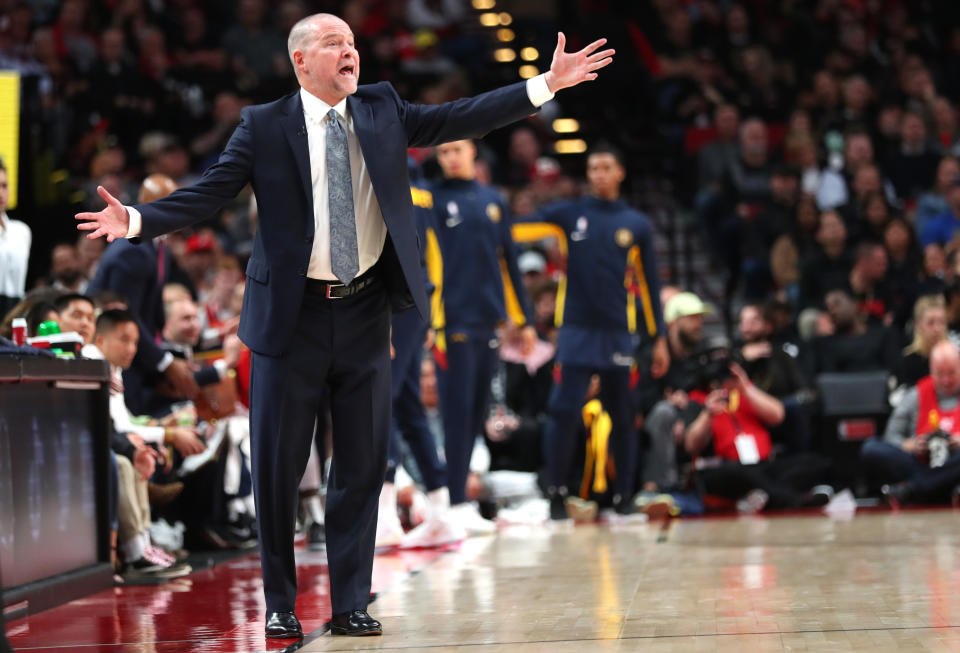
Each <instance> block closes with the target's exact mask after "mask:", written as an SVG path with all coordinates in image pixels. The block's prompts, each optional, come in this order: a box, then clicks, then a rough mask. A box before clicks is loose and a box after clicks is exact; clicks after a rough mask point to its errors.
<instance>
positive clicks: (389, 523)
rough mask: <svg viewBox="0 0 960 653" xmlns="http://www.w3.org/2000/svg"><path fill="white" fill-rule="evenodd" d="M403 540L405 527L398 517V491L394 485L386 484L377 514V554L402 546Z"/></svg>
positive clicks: (375, 546)
mask: <svg viewBox="0 0 960 653" xmlns="http://www.w3.org/2000/svg"><path fill="white" fill-rule="evenodd" d="M402 540H403V526H401V525H400V518H399V517H398V516H397V490H396V487H395V486H394V485H393V483H384V484H383V489H382V490H381V491H380V505H379V509H378V513H377V541H376V544H375V545H374V548H375V550H376V551H377V552H383V551H388V550H390V549H395V548H397V547H398V546H400V542H401V541H402Z"/></svg>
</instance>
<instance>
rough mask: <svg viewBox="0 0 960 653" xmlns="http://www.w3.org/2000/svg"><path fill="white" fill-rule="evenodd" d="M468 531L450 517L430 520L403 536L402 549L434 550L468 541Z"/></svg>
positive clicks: (445, 516) (444, 516)
mask: <svg viewBox="0 0 960 653" xmlns="http://www.w3.org/2000/svg"><path fill="white" fill-rule="evenodd" d="M466 537H467V531H466V529H465V528H464V527H463V526H461V525H460V524H459V523H458V522H456V521H454V519H452V518H450V517H449V516H448V515H443V516H441V517H436V518H433V519H428V520H426V521H425V522H423V523H422V524H420V525H419V526H417V527H416V528H414V529H413V530H412V531H410V532H409V533H407V534H406V535H404V536H403V542H401V543H400V548H401V549H432V548H436V547H440V546H446V545H448V544H456V543H457V542H460V541H461V540H464V539H466Z"/></svg>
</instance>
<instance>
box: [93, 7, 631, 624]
mask: <svg viewBox="0 0 960 653" xmlns="http://www.w3.org/2000/svg"><path fill="white" fill-rule="evenodd" d="M605 42H606V41H605V40H604V39H601V40H599V41H596V42H594V43H592V44H591V45H589V46H588V47H587V48H584V49H583V50H581V51H580V52H577V53H566V52H564V45H565V39H564V37H563V35H562V34H560V35H559V37H558V42H557V49H556V52H555V53H554V57H553V63H552V65H551V68H550V71H549V72H547V73H546V74H544V75H539V76H537V77H535V78H533V79H531V80H528V81H527V82H525V83H523V82H521V83H517V84H513V85H511V86H507V87H505V88H501V89H498V90H495V91H491V92H488V93H484V94H482V95H479V96H477V97H474V98H465V99H462V100H458V101H455V102H449V103H446V104H441V105H437V106H425V105H415V104H409V103H407V102H405V101H403V100H401V99H400V97H399V96H398V95H397V93H396V91H395V90H394V89H393V87H392V86H390V85H389V84H387V83H379V84H373V85H369V86H362V87H359V88H358V86H357V78H358V73H359V67H360V61H359V55H358V54H357V50H356V48H355V47H354V37H353V33H352V32H351V31H350V27H349V26H348V25H347V24H346V23H345V22H344V21H343V20H341V19H339V18H337V17H336V16H332V15H330V14H316V15H313V16H309V17H307V18H305V19H303V20H301V21H300V22H298V23H297V24H296V25H294V26H293V29H291V31H290V36H289V39H288V50H289V53H290V59H291V61H292V63H293V66H294V69H295V71H296V75H297V80H298V81H299V83H300V86H301V88H300V91H299V92H297V93H294V94H292V95H289V96H287V97H284V98H281V99H280V100H277V101H275V102H271V103H269V104H264V105H260V106H254V107H248V108H246V109H244V110H243V112H242V116H243V120H242V122H241V123H240V125H239V126H238V127H237V129H236V131H234V133H233V136H232V137H231V139H230V142H229V143H228V144H227V147H226V149H225V150H224V152H223V154H222V155H221V156H220V160H219V161H218V162H217V163H216V164H215V165H214V166H212V167H211V168H209V169H208V170H207V171H206V173H205V174H204V176H203V178H202V179H201V180H200V181H199V182H197V183H196V184H195V185H193V186H191V187H188V188H183V189H181V190H178V191H177V192H175V193H173V194H171V195H170V196H168V197H166V198H164V199H162V200H159V201H157V202H153V203H151V204H141V205H138V206H135V207H125V206H123V205H122V204H120V203H119V202H118V201H117V200H116V199H115V198H113V197H112V196H111V195H110V194H109V193H107V192H106V190H104V189H102V188H99V189H98V192H99V193H100V195H101V197H103V199H104V200H105V201H106V202H107V208H105V209H104V210H102V211H100V212H99V213H81V214H79V215H77V219H78V220H79V221H81V224H80V225H79V228H80V229H81V230H84V231H89V232H91V233H90V234H89V236H88V237H91V238H96V237H99V236H106V237H107V239H108V240H110V241H113V240H114V239H116V238H124V237H134V236H139V237H142V238H152V237H154V236H156V235H158V234H161V233H166V232H169V231H173V230H176V229H180V228H183V227H185V226H187V225H189V224H192V223H195V222H197V221H199V220H202V219H204V218H208V217H209V216H211V215H212V214H213V213H215V212H216V211H217V210H218V209H219V208H220V207H221V206H223V204H225V203H226V202H227V201H228V200H230V199H231V198H232V197H234V196H235V195H236V194H237V193H238V192H239V191H240V189H241V188H242V187H243V186H244V185H245V184H247V183H252V184H253V189H254V192H255V193H256V196H257V199H258V205H259V212H260V220H259V228H258V230H257V234H256V239H255V241H254V247H253V254H252V256H251V258H250V262H249V263H248V265H247V280H248V283H247V288H246V292H245V295H244V305H243V312H242V317H241V322H240V330H239V336H240V338H241V339H242V340H243V341H244V342H245V343H246V344H247V346H248V347H250V349H251V350H252V351H253V356H252V364H251V385H250V430H251V436H252V445H253V452H252V462H253V474H254V489H255V496H256V504H257V519H258V522H259V526H260V557H261V568H262V572H263V583H264V594H265V597H266V603H267V625H266V634H267V636H268V637H278V638H291V637H301V636H302V632H301V628H300V623H299V622H298V621H297V618H296V616H295V615H294V613H293V610H294V603H295V599H296V566H295V561H294V555H293V529H294V511H295V508H296V498H297V484H298V481H299V479H300V475H301V474H302V473H303V470H304V467H305V465H306V462H307V457H308V456H307V454H308V451H309V446H310V441H311V437H312V435H313V429H314V422H315V421H316V415H317V410H318V406H319V403H320V396H321V393H322V391H323V388H324V387H325V386H328V387H329V390H330V410H331V414H332V418H333V464H332V468H331V472H330V478H329V482H328V490H327V515H326V529H327V557H328V561H329V569H330V598H331V603H332V607H333V617H332V619H331V621H330V627H331V631H332V632H333V633H334V634H345V635H371V634H374V635H379V634H380V633H381V626H380V623H379V622H377V621H375V620H374V619H372V618H371V617H370V616H369V615H368V614H367V612H366V607H367V603H368V601H369V596H370V579H371V572H372V569H373V553H374V540H375V533H376V521H377V499H378V495H379V492H380V486H381V484H382V483H383V478H384V474H385V470H386V449H387V440H388V434H389V430H390V403H391V402H390V312H391V308H392V309H393V310H400V309H403V308H408V307H410V306H413V305H416V307H417V308H418V310H419V311H420V313H421V315H424V316H426V315H427V313H428V310H427V298H426V294H425V293H424V284H423V280H422V278H421V271H420V264H419V261H420V257H419V253H418V243H417V235H416V234H417V230H416V219H415V217H414V212H413V205H412V201H411V196H410V190H409V188H410V186H409V181H408V176H407V148H408V147H410V146H414V147H424V146H430V145H435V144H437V143H443V142H447V141H453V140H459V139H463V138H479V137H481V136H483V135H484V134H486V133H487V132H489V131H490V130H492V129H495V128H497V127H500V126H503V125H506V124H508V123H510V122H513V121H516V120H520V119H521V118H523V117H525V116H527V115H529V114H530V113H533V112H534V111H536V109H537V107H539V106H540V105H541V104H543V103H544V102H546V101H547V100H549V99H551V98H552V97H553V93H554V92H556V91H557V90H559V89H561V88H566V87H569V86H573V85H575V84H579V83H580V82H582V81H586V80H591V79H595V78H596V76H597V73H596V72H595V71H596V70H598V69H599V68H602V67H603V66H605V65H607V64H608V63H609V62H610V60H611V57H612V55H613V50H604V51H600V52H598V50H599V48H600V47H601V46H602V45H603V44H604V43H605Z"/></svg>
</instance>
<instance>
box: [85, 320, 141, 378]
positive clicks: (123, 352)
mask: <svg viewBox="0 0 960 653" xmlns="http://www.w3.org/2000/svg"><path fill="white" fill-rule="evenodd" d="M139 340H140V332H139V331H138V330H137V323H136V322H123V323H121V324H118V325H117V326H116V327H115V328H114V329H113V330H112V331H110V332H108V333H100V334H97V337H96V339H95V342H96V345H97V348H98V349H99V350H100V351H101V352H102V353H103V357H104V358H106V359H107V360H108V361H109V362H110V364H111V365H113V366H115V367H119V368H120V369H122V370H125V369H127V368H128V367H130V364H131V363H133V357H134V356H136V355H137V343H138V342H139Z"/></svg>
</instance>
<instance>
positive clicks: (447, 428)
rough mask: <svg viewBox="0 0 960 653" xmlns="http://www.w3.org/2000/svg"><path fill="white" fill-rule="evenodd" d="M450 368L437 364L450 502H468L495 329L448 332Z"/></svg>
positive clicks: (493, 358)
mask: <svg viewBox="0 0 960 653" xmlns="http://www.w3.org/2000/svg"><path fill="white" fill-rule="evenodd" d="M446 341H447V369H446V370H443V369H441V366H440V365H437V384H438V390H439V393H440V411H441V413H442V414H443V436H444V450H445V451H446V454H447V487H448V488H449V489H450V503H451V504H452V505H456V504H458V503H463V502H464V501H466V500H467V475H468V474H469V472H470V454H471V453H473V443H474V440H475V439H476V436H477V434H478V433H480V432H481V430H482V429H483V424H484V422H485V421H486V417H487V402H488V401H489V399H490V381H491V380H492V379H493V375H494V373H495V372H496V370H497V360H498V359H499V349H498V343H497V337H496V334H495V333H494V331H493V329H477V330H471V331H466V330H463V331H454V330H447V333H446Z"/></svg>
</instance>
